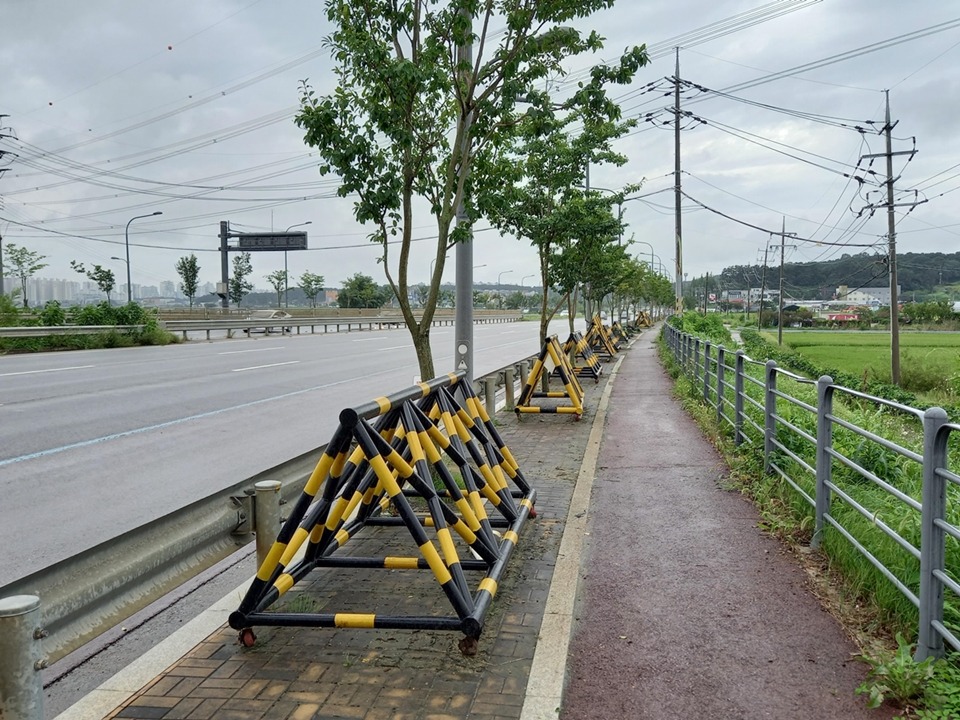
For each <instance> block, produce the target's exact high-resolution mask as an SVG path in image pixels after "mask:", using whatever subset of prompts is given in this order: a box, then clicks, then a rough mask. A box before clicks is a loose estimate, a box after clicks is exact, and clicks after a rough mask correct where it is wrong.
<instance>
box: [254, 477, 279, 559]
mask: <svg viewBox="0 0 960 720" xmlns="http://www.w3.org/2000/svg"><path fill="white" fill-rule="evenodd" d="M253 487H254V489H255V490H256V495H254V508H253V518H254V525H255V532H256V533H257V567H260V566H261V565H262V564H263V561H264V560H266V559H267V555H268V554H269V553H270V548H271V547H273V541H274V539H275V538H276V537H277V534H278V533H279V532H280V487H281V485H280V483H279V482H277V481H276V480H263V481H261V482H258V483H256V484H255V485H254V486H253Z"/></svg>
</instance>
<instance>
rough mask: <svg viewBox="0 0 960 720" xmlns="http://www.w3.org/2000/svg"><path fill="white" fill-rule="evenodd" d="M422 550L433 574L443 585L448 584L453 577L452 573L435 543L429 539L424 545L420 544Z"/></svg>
mask: <svg viewBox="0 0 960 720" xmlns="http://www.w3.org/2000/svg"><path fill="white" fill-rule="evenodd" d="M420 552H421V553H423V557H424V559H425V560H426V561H427V565H429V566H430V569H431V570H433V575H434V577H435V578H437V582H439V583H440V584H441V585H446V584H447V583H448V582H450V580H452V579H453V578H452V577H451V575H450V571H449V570H447V566H446V565H444V564H443V560H441V559H440V553H438V552H437V549H436V548H435V547H434V546H433V543H432V542H430V541H429V540H427V542H425V543H424V544H423V545H421V546H420Z"/></svg>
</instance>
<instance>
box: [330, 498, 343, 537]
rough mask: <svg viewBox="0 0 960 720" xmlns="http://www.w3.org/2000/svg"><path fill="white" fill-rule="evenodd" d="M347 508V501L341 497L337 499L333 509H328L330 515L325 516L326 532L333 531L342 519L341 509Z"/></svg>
mask: <svg viewBox="0 0 960 720" xmlns="http://www.w3.org/2000/svg"><path fill="white" fill-rule="evenodd" d="M346 506H347V501H346V500H345V499H344V498H343V497H338V498H337V499H336V500H335V501H334V503H333V507H332V508H330V514H329V515H327V522H326V525H327V530H330V531H333V530H335V529H336V527H337V525H338V524H339V523H340V521H341V520H342V519H343V509H344V508H345V507H346Z"/></svg>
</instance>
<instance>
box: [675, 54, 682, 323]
mask: <svg viewBox="0 0 960 720" xmlns="http://www.w3.org/2000/svg"><path fill="white" fill-rule="evenodd" d="M673 81H674V93H673V113H674V119H675V121H676V124H675V125H674V128H673V188H674V214H675V219H674V226H675V228H676V241H677V246H676V248H675V249H676V253H677V258H676V270H677V312H678V313H682V312H683V240H682V238H683V233H682V232H681V220H680V198H681V190H680V48H679V47H677V70H676V77H674V79H673Z"/></svg>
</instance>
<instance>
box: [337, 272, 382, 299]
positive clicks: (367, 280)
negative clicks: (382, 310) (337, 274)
mask: <svg viewBox="0 0 960 720" xmlns="http://www.w3.org/2000/svg"><path fill="white" fill-rule="evenodd" d="M392 294H393V293H392V292H391V290H390V288H388V287H383V286H380V285H377V283H376V282H374V280H373V278H372V277H370V276H369V275H364V274H363V273H356V274H355V275H354V276H353V277H351V278H349V279H348V280H344V281H343V287H342V288H341V289H340V293H339V294H338V296H337V304H338V305H339V306H340V307H342V308H378V307H382V306H383V304H384V303H386V302H387V301H389V300H390V297H391V295H392Z"/></svg>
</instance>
